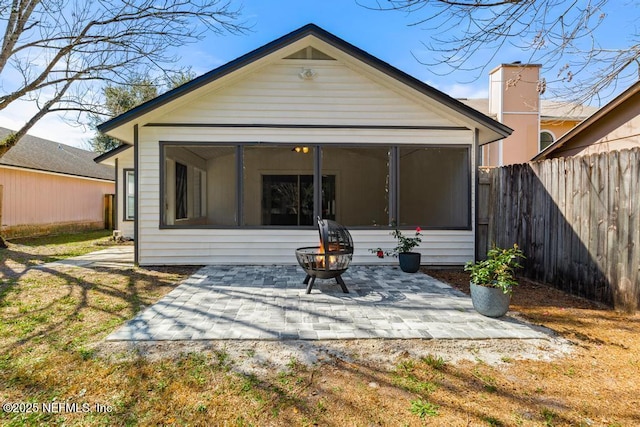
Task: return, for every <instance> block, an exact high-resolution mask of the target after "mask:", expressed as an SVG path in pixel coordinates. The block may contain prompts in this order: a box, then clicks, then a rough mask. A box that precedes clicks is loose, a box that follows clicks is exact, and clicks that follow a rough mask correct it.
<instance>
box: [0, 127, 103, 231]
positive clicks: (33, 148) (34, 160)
mask: <svg viewBox="0 0 640 427" xmlns="http://www.w3.org/2000/svg"><path fill="white" fill-rule="evenodd" d="M12 132H13V131H11V130H9V129H5V128H0V139H3V138H5V137H7V136H8V135H9V134H11V133H12ZM95 155H96V153H94V152H91V151H86V150H82V149H79V148H76V147H71V146H69V145H65V144H60V143H58V142H54V141H49V140H47V139H42V138H37V137H35V136H32V135H25V136H24V137H23V138H22V139H21V140H20V141H18V143H17V144H16V145H15V146H14V147H13V148H11V149H10V150H9V151H7V152H6V153H5V154H4V155H3V156H2V157H0V219H1V221H0V224H1V229H0V232H1V233H2V236H3V237H5V238H14V237H25V236H34V235H41V234H49V233H55V232H64V231H79V230H86V229H103V228H105V206H104V198H105V197H104V196H105V195H107V194H114V192H115V185H114V181H115V180H114V178H115V176H114V175H115V170H114V168H113V167H111V166H108V165H99V164H96V163H95V162H94V161H93V158H94V157H95Z"/></svg>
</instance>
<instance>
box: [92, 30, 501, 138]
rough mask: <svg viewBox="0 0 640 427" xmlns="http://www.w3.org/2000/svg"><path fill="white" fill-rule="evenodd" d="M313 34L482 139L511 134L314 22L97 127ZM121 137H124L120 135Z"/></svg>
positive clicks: (133, 116)
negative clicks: (452, 115) (474, 128)
mask: <svg viewBox="0 0 640 427" xmlns="http://www.w3.org/2000/svg"><path fill="white" fill-rule="evenodd" d="M308 36H313V37H315V38H317V39H319V40H320V41H322V42H324V43H327V44H329V45H331V46H332V47H334V48H336V49H339V50H341V51H342V52H345V53H346V54H348V55H350V56H351V57H353V58H356V59H357V60H360V61H362V62H363V63H365V64H367V65H369V66H371V67H373V68H375V69H377V70H379V71H381V72H382V73H385V74H386V75H388V76H390V77H392V78H394V79H396V80H398V81H400V82H402V83H404V84H405V85H407V86H409V87H411V88H412V89H414V90H417V91H418V92H420V93H422V94H424V95H426V96H428V97H430V98H431V99H433V100H435V101H437V102H439V103H440V104H442V105H444V106H446V107H449V108H450V109H451V110H453V111H455V112H456V113H458V114H460V115H462V116H463V117H466V118H467V119H471V120H473V121H474V122H475V123H476V124H479V125H480V126H479V127H484V128H485V129H488V130H489V131H490V132H489V133H488V134H487V135H485V136H484V141H482V142H483V143H488V142H492V141H495V140H498V139H501V138H504V137H506V136H508V135H510V134H511V132H512V129H511V128H509V127H508V126H506V125H504V124H502V123H500V122H498V121H496V120H494V119H492V118H491V117H489V116H487V115H486V114H483V113H481V112H479V111H477V110H476V109H474V108H472V107H469V106H468V105H466V104H464V103H462V102H460V101H459V100H457V99H455V98H452V97H450V96H449V95H447V94H445V93H443V92H441V91H439V90H437V89H435V88H433V87H431V86H429V85H427V84H426V83H424V82H422V81H420V80H418V79H416V78H415V77H413V76H411V75H409V74H407V73H405V72H403V71H401V70H399V69H397V68H395V67H393V66H392V65H390V64H388V63H386V62H384V61H382V60H380V59H378V58H376V57H375V56H373V55H371V54H369V53H367V52H365V51H364V50H362V49H360V48H358V47H356V46H354V45H352V44H350V43H348V42H346V41H344V40H342V39H341V38H339V37H337V36H335V35H333V34H331V33H329V32H328V31H326V30H324V29H322V28H320V27H318V26H317V25H315V24H307V25H305V26H303V27H301V28H299V29H297V30H295V31H293V32H291V33H289V34H287V35H285V36H283V37H280V38H279V39H276V40H274V41H272V42H270V43H267V44H266V45H264V46H262V47H260V48H258V49H256V50H254V51H252V52H249V53H247V54H245V55H243V56H241V57H239V58H237V59H235V60H233V61H231V62H228V63H227V64H225V65H222V66H220V67H218V68H216V69H214V70H212V71H209V72H208V73H205V74H203V75H201V76H199V77H196V78H195V79H193V80H191V81H190V82H188V83H185V84H183V85H181V86H179V87H177V88H175V89H173V90H170V91H168V92H166V93H164V94H162V95H160V96H158V97H156V98H154V99H152V100H150V101H147V102H145V103H143V104H141V105H139V106H138V107H135V108H133V109H131V110H129V111H128V112H126V113H124V114H121V115H120V116H117V117H115V118H113V119H111V120H109V121H107V122H105V123H102V124H101V125H100V126H98V129H99V130H100V131H101V132H103V133H108V132H109V131H111V130H114V129H116V128H119V127H121V126H123V125H126V124H130V123H135V122H136V121H137V120H138V119H139V118H140V117H141V116H143V115H144V114H147V113H149V112H151V111H153V110H154V109H156V108H158V107H161V106H163V105H165V104H167V103H169V102H171V101H174V100H176V99H178V98H180V97H182V96H184V95H186V94H188V93H190V92H193V91H194V90H197V89H199V88H201V87H203V86H205V85H207V84H209V83H211V82H213V81H215V80H217V79H220V78H221V77H224V76H226V75H228V74H230V73H233V72H234V71H237V70H239V69H241V68H243V67H245V66H247V65H249V64H251V63H253V62H255V61H257V60H259V59H261V58H264V57H266V56H268V55H270V54H272V53H274V52H276V51H278V50H280V49H282V48H284V47H286V46H288V45H290V44H292V43H294V42H296V41H299V40H301V39H303V38H305V37H308ZM120 139H122V138H121V137H120Z"/></svg>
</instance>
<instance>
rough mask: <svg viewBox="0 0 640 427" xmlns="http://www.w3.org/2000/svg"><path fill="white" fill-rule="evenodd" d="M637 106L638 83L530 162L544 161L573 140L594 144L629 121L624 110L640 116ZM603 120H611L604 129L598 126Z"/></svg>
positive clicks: (639, 108) (639, 90)
mask: <svg viewBox="0 0 640 427" xmlns="http://www.w3.org/2000/svg"><path fill="white" fill-rule="evenodd" d="M638 106H640V81H638V82H636V83H635V84H633V85H631V86H630V87H629V88H628V89H627V90H625V91H624V92H622V93H621V94H620V95H618V96H617V97H615V98H614V99H613V100H611V101H610V102H609V103H608V104H606V105H605V106H603V107H602V108H600V109H599V110H597V111H596V112H594V113H593V114H592V115H591V116H589V117H588V118H586V119H585V120H584V121H582V123H580V124H579V125H577V126H576V127H574V128H573V129H571V130H569V131H568V132H567V133H565V134H564V135H562V136H561V137H560V138H558V139H557V140H556V141H555V142H554V143H553V144H551V145H550V146H548V147H547V148H545V149H544V150H542V151H541V152H540V153H538V154H537V155H536V156H535V157H534V158H533V159H531V160H542V159H546V158H547V156H549V155H550V154H551V153H554V152H558V151H561V150H560V148H561V147H563V146H565V145H568V144H570V143H571V142H572V141H574V140H578V139H585V141H584V142H585V143H593V142H596V141H597V140H599V139H600V138H602V137H604V136H605V135H606V134H607V133H609V132H611V131H612V130H613V129H614V128H615V127H619V126H622V125H623V124H624V123H626V122H627V121H628V120H629V115H628V113H627V114H622V113H621V111H622V110H623V109H624V108H631V109H633V111H632V114H633V115H635V116H637V115H640V107H638ZM605 119H611V123H607V124H606V127H605V126H600V125H601V123H603V122H604V120H605Z"/></svg>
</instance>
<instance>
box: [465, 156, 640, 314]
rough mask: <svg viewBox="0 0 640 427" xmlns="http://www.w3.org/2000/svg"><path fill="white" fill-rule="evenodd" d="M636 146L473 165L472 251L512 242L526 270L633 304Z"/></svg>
mask: <svg viewBox="0 0 640 427" xmlns="http://www.w3.org/2000/svg"><path fill="white" fill-rule="evenodd" d="M639 193H640V149H633V150H624V151H616V152H610V153H603V154H599V155H592V156H585V157H574V158H566V159H565V158H560V159H550V160H544V161H540V162H534V163H528V164H519V165H511V166H504V167H500V168H491V169H488V168H481V169H480V171H479V187H478V222H477V227H476V229H477V236H476V237H477V244H476V248H477V252H476V257H478V258H483V257H484V256H485V255H486V251H487V249H488V248H489V247H490V246H491V245H492V244H494V243H495V244H496V245H498V246H501V247H509V246H512V245H513V244H514V243H517V244H518V245H520V247H521V248H522V250H523V251H524V253H525V255H526V256H527V259H526V260H525V262H524V273H525V275H526V276H528V277H531V278H533V279H536V280H540V281H544V282H547V283H550V284H552V285H553V286H555V287H557V288H559V289H562V290H565V291H567V292H570V293H572V294H576V295H580V296H584V297H586V298H589V299H592V300H596V301H600V302H604V303H607V304H609V305H613V306H614V307H615V308H616V309H622V310H628V311H634V310H638V308H639V307H640V271H639V270H640V248H639V247H638V246H639V244H640V194H639Z"/></svg>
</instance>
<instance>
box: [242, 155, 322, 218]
mask: <svg viewBox="0 0 640 427" xmlns="http://www.w3.org/2000/svg"><path fill="white" fill-rule="evenodd" d="M296 148H297V149H296ZM313 151H314V150H313V149H312V148H311V147H303V146H298V147H296V146H271V147H265V146H246V147H244V148H243V168H244V170H243V172H242V174H243V187H242V188H243V194H242V197H243V199H242V200H243V212H244V218H243V221H242V224H243V225H247V226H261V225H266V226H307V225H313V223H314V220H313V173H314V171H313Z"/></svg>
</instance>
